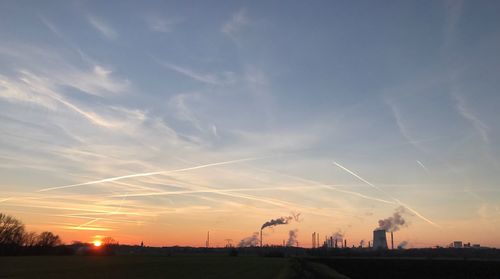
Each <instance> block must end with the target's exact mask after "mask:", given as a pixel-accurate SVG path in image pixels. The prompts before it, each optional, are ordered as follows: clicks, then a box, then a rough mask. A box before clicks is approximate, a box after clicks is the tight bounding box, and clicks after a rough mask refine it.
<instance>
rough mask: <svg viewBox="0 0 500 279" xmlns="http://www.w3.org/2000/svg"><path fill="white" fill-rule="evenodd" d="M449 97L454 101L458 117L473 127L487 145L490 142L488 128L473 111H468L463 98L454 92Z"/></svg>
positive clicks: (468, 108)
mask: <svg viewBox="0 0 500 279" xmlns="http://www.w3.org/2000/svg"><path fill="white" fill-rule="evenodd" d="M451 95H452V97H453V98H454V99H455V102H456V109H457V111H458V112H459V113H460V115H461V116H462V117H463V118H465V119H466V120H468V121H469V122H470V123H471V124H472V126H474V128H475V129H476V131H477V132H478V133H479V135H480V136H481V139H482V140H483V141H484V142H485V143H489V142H490V139H489V137H488V130H489V127H488V126H487V125H486V124H484V122H483V121H482V120H481V119H480V118H479V117H478V116H477V115H476V113H475V112H474V111H472V110H471V109H470V107H469V106H468V105H467V101H466V99H465V97H464V96H462V95H461V94H459V93H456V92H453V93H452V94H451Z"/></svg>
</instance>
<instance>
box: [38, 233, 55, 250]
mask: <svg viewBox="0 0 500 279" xmlns="http://www.w3.org/2000/svg"><path fill="white" fill-rule="evenodd" d="M60 244H61V239H60V238H59V236H58V235H55V234H53V233H51V232H43V233H41V234H40V235H39V236H38V241H37V246H40V247H54V246H57V245H60Z"/></svg>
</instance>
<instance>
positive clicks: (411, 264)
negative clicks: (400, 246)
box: [313, 257, 500, 279]
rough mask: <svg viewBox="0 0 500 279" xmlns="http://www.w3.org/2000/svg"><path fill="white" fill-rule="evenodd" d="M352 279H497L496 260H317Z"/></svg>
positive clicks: (499, 275)
mask: <svg viewBox="0 0 500 279" xmlns="http://www.w3.org/2000/svg"><path fill="white" fill-rule="evenodd" d="M313 261H315V262H319V263H322V264H326V265H328V266H330V267H332V268H335V270H337V271H338V272H340V273H342V274H345V275H347V276H349V277H350V278H352V279H358V278H359V279H361V278H363V279H364V278H370V279H371V278H373V279H376V278H384V279H391V278H407V279H412V278H415V279H416V278H419V279H420V278H426V279H427V278H439V279H446V278H450V279H451V278H453V279H462V278H463V279H465V278H467V279H472V278H485V279H489V278H491V279H493V278H497V279H498V278H500V261H498V260H471V259H468V260H464V259H432V260H430V259H417V258H412V259H410V258H352V257H351V258H318V259H313Z"/></svg>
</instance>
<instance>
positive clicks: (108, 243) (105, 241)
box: [102, 236, 118, 246]
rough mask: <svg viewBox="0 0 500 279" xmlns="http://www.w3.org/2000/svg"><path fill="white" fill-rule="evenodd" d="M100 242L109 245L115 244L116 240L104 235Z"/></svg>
mask: <svg viewBox="0 0 500 279" xmlns="http://www.w3.org/2000/svg"><path fill="white" fill-rule="evenodd" d="M102 243H103V244H104V245H105V246H109V245H117V244H118V241H116V240H115V239H114V238H112V237H110V236H107V237H105V238H103V239H102Z"/></svg>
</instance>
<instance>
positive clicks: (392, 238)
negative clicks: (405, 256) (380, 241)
mask: <svg viewBox="0 0 500 279" xmlns="http://www.w3.org/2000/svg"><path fill="white" fill-rule="evenodd" d="M391 250H394V232H391Z"/></svg>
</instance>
